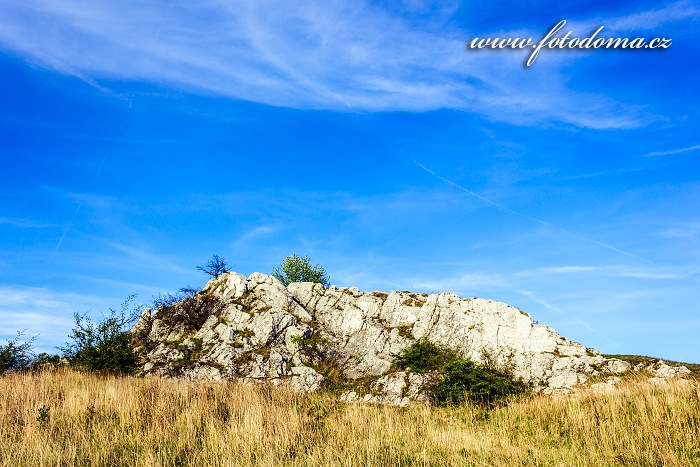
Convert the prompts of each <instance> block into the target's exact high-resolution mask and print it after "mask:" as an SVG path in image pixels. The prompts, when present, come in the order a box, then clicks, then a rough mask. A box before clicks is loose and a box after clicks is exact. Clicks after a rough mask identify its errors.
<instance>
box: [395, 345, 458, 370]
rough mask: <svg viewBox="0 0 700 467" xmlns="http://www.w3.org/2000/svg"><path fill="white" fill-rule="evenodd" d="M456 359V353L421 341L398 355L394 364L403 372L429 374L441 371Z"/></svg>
mask: <svg viewBox="0 0 700 467" xmlns="http://www.w3.org/2000/svg"><path fill="white" fill-rule="evenodd" d="M456 359H457V354H456V353H455V352H454V351H452V350H446V349H441V348H439V347H438V346H436V345H435V344H433V343H432V342H429V341H427V340H424V339H421V340H419V341H418V342H416V343H415V344H413V345H412V346H410V347H407V348H405V349H404V350H403V352H401V353H400V354H399V355H397V356H396V359H395V360H394V364H395V365H396V366H398V367H399V368H401V369H402V370H410V371H412V372H414V373H427V372H428V371H436V370H441V369H442V368H443V367H444V366H445V365H446V364H447V363H448V362H450V361H454V360H456Z"/></svg>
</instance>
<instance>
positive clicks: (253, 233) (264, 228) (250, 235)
mask: <svg viewBox="0 0 700 467" xmlns="http://www.w3.org/2000/svg"><path fill="white" fill-rule="evenodd" d="M274 231H275V229H274V228H272V227H270V226H268V225H261V226H259V227H255V228H253V229H251V230H249V231H248V232H246V233H244V234H243V235H241V237H240V238H238V239H237V240H236V241H235V242H233V244H234V246H240V245H242V244H244V243H246V242H249V241H250V240H254V239H256V238H260V237H265V236H267V235H270V234H271V233H273V232H274Z"/></svg>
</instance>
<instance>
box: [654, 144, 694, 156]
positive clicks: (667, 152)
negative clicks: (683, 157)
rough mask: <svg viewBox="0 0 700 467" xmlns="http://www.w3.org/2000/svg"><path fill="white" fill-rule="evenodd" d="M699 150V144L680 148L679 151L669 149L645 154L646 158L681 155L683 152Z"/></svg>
mask: <svg viewBox="0 0 700 467" xmlns="http://www.w3.org/2000/svg"><path fill="white" fill-rule="evenodd" d="M698 149H700V144H696V145H695V146H689V147H687V148H681V149H671V150H669V151H655V152H650V153H648V154H646V156H647V157H654V156H670V155H673V154H681V153H684V152H688V151H697V150H698Z"/></svg>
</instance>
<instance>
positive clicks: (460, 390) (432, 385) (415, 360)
mask: <svg viewBox="0 0 700 467" xmlns="http://www.w3.org/2000/svg"><path fill="white" fill-rule="evenodd" d="M394 364H395V365H396V366H398V367H399V368H401V369H403V370H408V371H412V372H415V373H429V374H430V378H429V382H428V384H427V385H426V389H427V395H428V397H429V398H430V400H431V402H432V403H433V404H435V405H440V406H446V405H456V404H460V403H463V402H465V401H469V402H471V403H473V404H477V405H482V406H488V407H492V406H495V405H502V404H506V403H507V402H508V399H509V398H511V397H512V396H515V395H518V394H523V393H526V392H527V391H528V390H529V387H528V386H527V385H526V384H525V383H523V382H521V381H518V380H516V379H515V378H513V376H512V374H511V373H510V372H509V370H508V369H507V367H502V368H501V369H499V368H497V367H496V366H495V365H494V364H493V361H491V365H490V366H489V367H488V368H487V367H485V366H483V365H479V364H477V363H474V362H473V361H471V360H470V359H463V358H460V357H459V355H458V354H457V352H455V351H454V350H450V349H442V348H440V347H438V346H436V345H435V344H433V343H431V342H428V341H427V340H420V341H418V342H416V343H414V344H413V345H411V346H410V347H407V348H406V349H404V350H403V352H401V353H400V354H399V355H397V356H395V360H394Z"/></svg>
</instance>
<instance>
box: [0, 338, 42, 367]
mask: <svg viewBox="0 0 700 467" xmlns="http://www.w3.org/2000/svg"><path fill="white" fill-rule="evenodd" d="M23 334H24V333H23V332H18V333H17V336H16V337H15V338H14V339H12V340H8V341H7V344H6V345H0V375H1V374H3V373H6V372H8V371H23V370H26V369H28V368H29V365H30V364H31V363H32V360H33V359H34V355H33V352H32V350H33V348H34V339H35V337H32V338H31V339H29V340H28V341H27V342H22V343H20V341H19V338H20V337H22V335H23Z"/></svg>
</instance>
